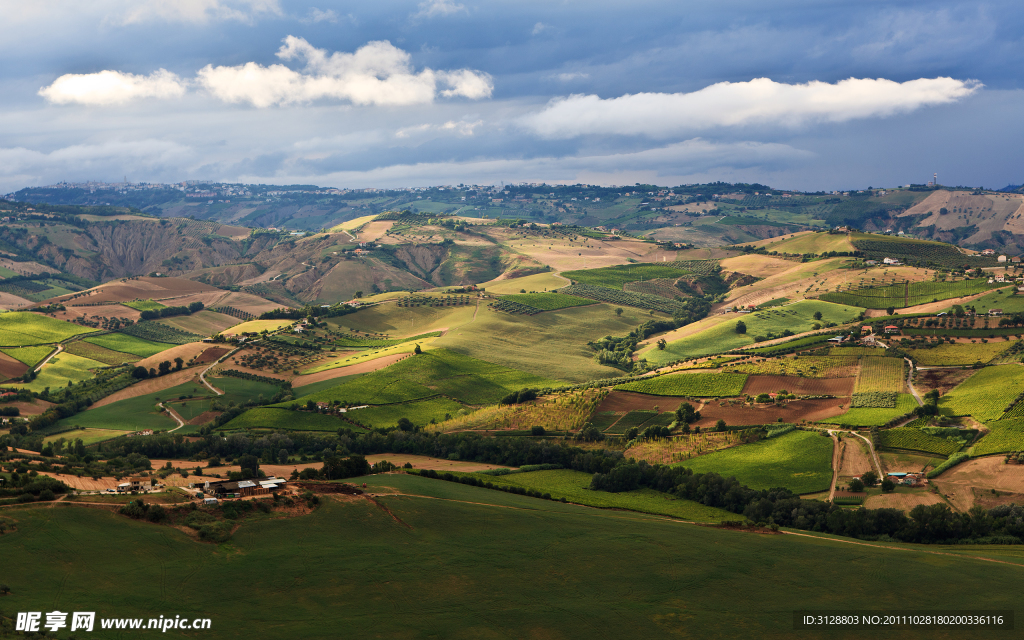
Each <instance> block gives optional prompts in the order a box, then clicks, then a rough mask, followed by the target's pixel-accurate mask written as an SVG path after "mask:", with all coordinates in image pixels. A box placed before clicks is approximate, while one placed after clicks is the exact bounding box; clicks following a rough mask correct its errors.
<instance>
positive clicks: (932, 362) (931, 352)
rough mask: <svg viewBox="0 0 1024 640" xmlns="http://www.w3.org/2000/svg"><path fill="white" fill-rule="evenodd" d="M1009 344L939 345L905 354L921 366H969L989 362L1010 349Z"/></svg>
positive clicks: (909, 351)
mask: <svg viewBox="0 0 1024 640" xmlns="http://www.w3.org/2000/svg"><path fill="white" fill-rule="evenodd" d="M1012 344H1013V343H1010V342H987V343H957V344H949V343H944V344H940V345H939V346H937V347H931V348H928V349H907V353H908V354H910V357H912V358H913V359H914V361H915V362H917V364H919V365H922V366H926V367H929V366H936V367H943V366H953V365H971V364H974V363H976V362H980V363H982V364H984V363H986V362H989V361H991V360H993V359H995V358H997V357H999V354H1001V353H1002V352H1004V351H1006V350H1007V349H1009V348H1010V346H1011V345H1012Z"/></svg>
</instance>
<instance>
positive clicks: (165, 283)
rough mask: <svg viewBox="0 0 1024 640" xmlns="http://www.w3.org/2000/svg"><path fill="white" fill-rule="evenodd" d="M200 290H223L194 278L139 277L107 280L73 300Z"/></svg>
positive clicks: (114, 299) (113, 299) (118, 299)
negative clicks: (113, 280) (114, 280)
mask: <svg viewBox="0 0 1024 640" xmlns="http://www.w3.org/2000/svg"><path fill="white" fill-rule="evenodd" d="M202 292H218V293H219V294H223V291H221V290H220V289H218V288H216V287H212V286H210V285H208V284H203V283H201V282H196V281H194V280H185V279H182V278H150V277H139V278H133V279H130V280H129V279H125V280H118V281H116V282H108V283H106V284H101V285H100V286H98V287H93V288H92V289H89V290H88V291H87V295H85V296H80V297H78V298H75V302H77V303H79V304H81V303H83V302H125V301H128V300H136V299H142V300H145V299H148V298H151V299H158V298H167V297H170V296H183V295H189V294H193V293H202ZM72 295H76V294H67V295H64V296H60V297H57V298H53V300H64V299H68V298H70V297H71V296H72Z"/></svg>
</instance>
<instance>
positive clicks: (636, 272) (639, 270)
mask: <svg viewBox="0 0 1024 640" xmlns="http://www.w3.org/2000/svg"><path fill="white" fill-rule="evenodd" d="M688 273H690V272H689V271H686V270H684V269H679V268H677V267H670V266H666V265H660V264H623V265H618V266H614V267H602V268H600V269H580V270H578V271H563V272H562V273H561V276H562V277H563V278H569V279H570V280H572V281H574V282H579V283H581V284H589V285H594V286H596V287H607V288H609V289H620V290H621V289H622V285H624V284H626V283H627V282H636V281H637V280H651V279H653V278H681V277H683V276H685V275H687V274H688Z"/></svg>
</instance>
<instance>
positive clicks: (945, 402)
mask: <svg viewBox="0 0 1024 640" xmlns="http://www.w3.org/2000/svg"><path fill="white" fill-rule="evenodd" d="M1022 388H1024V367H1022V366H1020V365H998V366H993V367H985V368H984V369H982V370H980V371H978V373H976V374H974V375H973V376H971V377H970V378H968V379H967V380H964V381H963V382H962V383H960V384H959V385H957V387H956V388H954V389H953V390H952V391H950V392H949V393H947V394H946V395H944V396H942V397H941V398H939V410H940V412H941V413H943V414H945V415H952V416H972V417H973V418H975V419H976V420H981V421H982V422H988V421H989V420H998V419H999V417H1000V416H1002V415H1003V412H1004V411H1006V409H1008V408H1009V406H1010V404H1012V403H1013V401H1014V399H1015V398H1016V397H1017V396H1018V395H1019V394H1020V392H1021V389H1022Z"/></svg>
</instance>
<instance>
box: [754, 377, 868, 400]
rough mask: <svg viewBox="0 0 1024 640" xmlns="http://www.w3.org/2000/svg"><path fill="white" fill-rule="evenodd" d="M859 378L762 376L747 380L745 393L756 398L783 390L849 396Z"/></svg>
mask: <svg viewBox="0 0 1024 640" xmlns="http://www.w3.org/2000/svg"><path fill="white" fill-rule="evenodd" d="M856 381H857V378H799V377H796V376H761V375H753V376H750V377H749V378H747V384H746V385H744V387H743V393H746V394H749V395H752V396H756V395H758V394H760V393H775V392H777V391H780V390H782V389H785V390H786V391H788V392H790V393H793V394H796V395H800V396H849V395H851V394H852V393H853V385H854V383H855V382H856Z"/></svg>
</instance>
